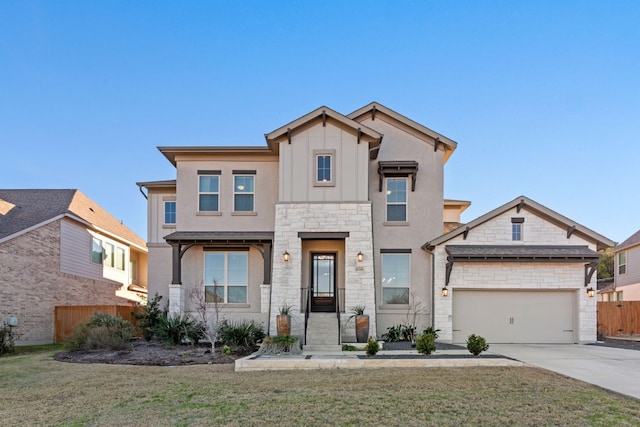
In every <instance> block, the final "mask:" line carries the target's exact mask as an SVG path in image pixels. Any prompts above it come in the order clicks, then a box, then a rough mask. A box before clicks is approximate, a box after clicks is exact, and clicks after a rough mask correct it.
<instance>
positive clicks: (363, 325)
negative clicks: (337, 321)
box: [356, 314, 369, 342]
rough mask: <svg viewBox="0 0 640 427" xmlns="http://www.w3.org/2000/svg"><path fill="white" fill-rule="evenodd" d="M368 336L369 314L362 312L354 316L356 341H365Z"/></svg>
mask: <svg viewBox="0 0 640 427" xmlns="http://www.w3.org/2000/svg"><path fill="white" fill-rule="evenodd" d="M368 338H369V315H368V314H363V315H360V316H356V340H357V341H358V342H367V339H368Z"/></svg>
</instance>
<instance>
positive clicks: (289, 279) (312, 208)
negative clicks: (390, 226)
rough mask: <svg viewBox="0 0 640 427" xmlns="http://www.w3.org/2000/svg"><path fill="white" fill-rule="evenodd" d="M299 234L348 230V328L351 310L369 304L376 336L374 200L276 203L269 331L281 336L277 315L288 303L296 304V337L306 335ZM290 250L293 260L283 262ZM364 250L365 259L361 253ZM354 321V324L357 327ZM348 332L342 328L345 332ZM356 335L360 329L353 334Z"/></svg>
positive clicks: (345, 303)
mask: <svg viewBox="0 0 640 427" xmlns="http://www.w3.org/2000/svg"><path fill="white" fill-rule="evenodd" d="M299 232H349V237H347V238H346V239H345V264H346V265H345V266H344V268H345V296H344V299H345V301H344V307H345V311H346V313H343V314H342V315H341V323H342V326H343V328H344V327H345V325H347V326H348V325H349V324H348V323H347V322H346V320H347V319H348V317H349V315H350V313H349V310H350V309H351V307H353V306H355V305H365V306H366V313H367V314H369V318H370V320H369V321H370V326H369V330H370V331H371V333H373V334H375V330H376V316H375V286H374V276H373V234H372V223H371V203H369V202H363V203H279V204H277V205H276V223H275V238H274V242H273V254H274V256H273V274H272V280H271V282H272V285H271V313H270V316H269V319H270V332H271V334H272V335H275V334H276V323H275V322H276V315H277V314H278V308H279V307H280V305H282V304H283V303H285V302H286V303H287V304H289V305H292V306H293V321H292V330H291V334H292V335H298V336H303V335H304V313H300V302H301V289H300V288H301V280H302V272H301V271H302V256H303V254H302V240H301V239H300V238H299V237H298V233H299ZM285 251H287V252H289V254H290V255H291V259H290V261H289V262H286V263H285V262H284V261H283V260H282V254H283V253H284V252H285ZM358 252H362V253H363V255H364V259H363V261H362V262H357V261H356V254H357V253H358ZM352 323H353V322H351V325H350V326H351V328H353V324H352ZM344 335H345V331H344V330H343V336H344ZM351 335H355V332H351Z"/></svg>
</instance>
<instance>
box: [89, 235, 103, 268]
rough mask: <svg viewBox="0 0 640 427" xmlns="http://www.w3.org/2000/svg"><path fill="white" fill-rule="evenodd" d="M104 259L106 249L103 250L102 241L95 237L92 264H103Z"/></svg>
mask: <svg viewBox="0 0 640 427" xmlns="http://www.w3.org/2000/svg"><path fill="white" fill-rule="evenodd" d="M103 257H104V249H103V248H102V240H100V239H98V238H97V237H94V238H93V241H92V243H91V262H93V263H94V264H102V260H103Z"/></svg>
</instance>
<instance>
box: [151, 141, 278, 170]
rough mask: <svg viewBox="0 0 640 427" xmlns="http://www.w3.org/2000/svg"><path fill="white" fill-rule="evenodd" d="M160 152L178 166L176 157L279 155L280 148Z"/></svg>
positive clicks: (244, 147) (184, 148) (183, 148)
mask: <svg viewBox="0 0 640 427" xmlns="http://www.w3.org/2000/svg"><path fill="white" fill-rule="evenodd" d="M158 150H159V151H160V152H161V153H162V154H163V155H164V156H165V157H166V158H167V160H169V161H170V162H171V164H172V165H174V166H176V157H177V156H180V155H197V156H220V155H239V156H244V155H262V156H264V155H274V154H278V146H268V147H256V146H234V147H227V146H223V147H213V146H202V147H193V146H192V147H158Z"/></svg>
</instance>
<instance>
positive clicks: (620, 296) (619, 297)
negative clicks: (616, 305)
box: [616, 291, 622, 301]
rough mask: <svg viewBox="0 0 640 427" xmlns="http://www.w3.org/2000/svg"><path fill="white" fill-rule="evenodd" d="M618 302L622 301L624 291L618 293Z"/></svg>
mask: <svg viewBox="0 0 640 427" xmlns="http://www.w3.org/2000/svg"><path fill="white" fill-rule="evenodd" d="M616 300H617V301H622V291H619V292H616Z"/></svg>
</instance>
